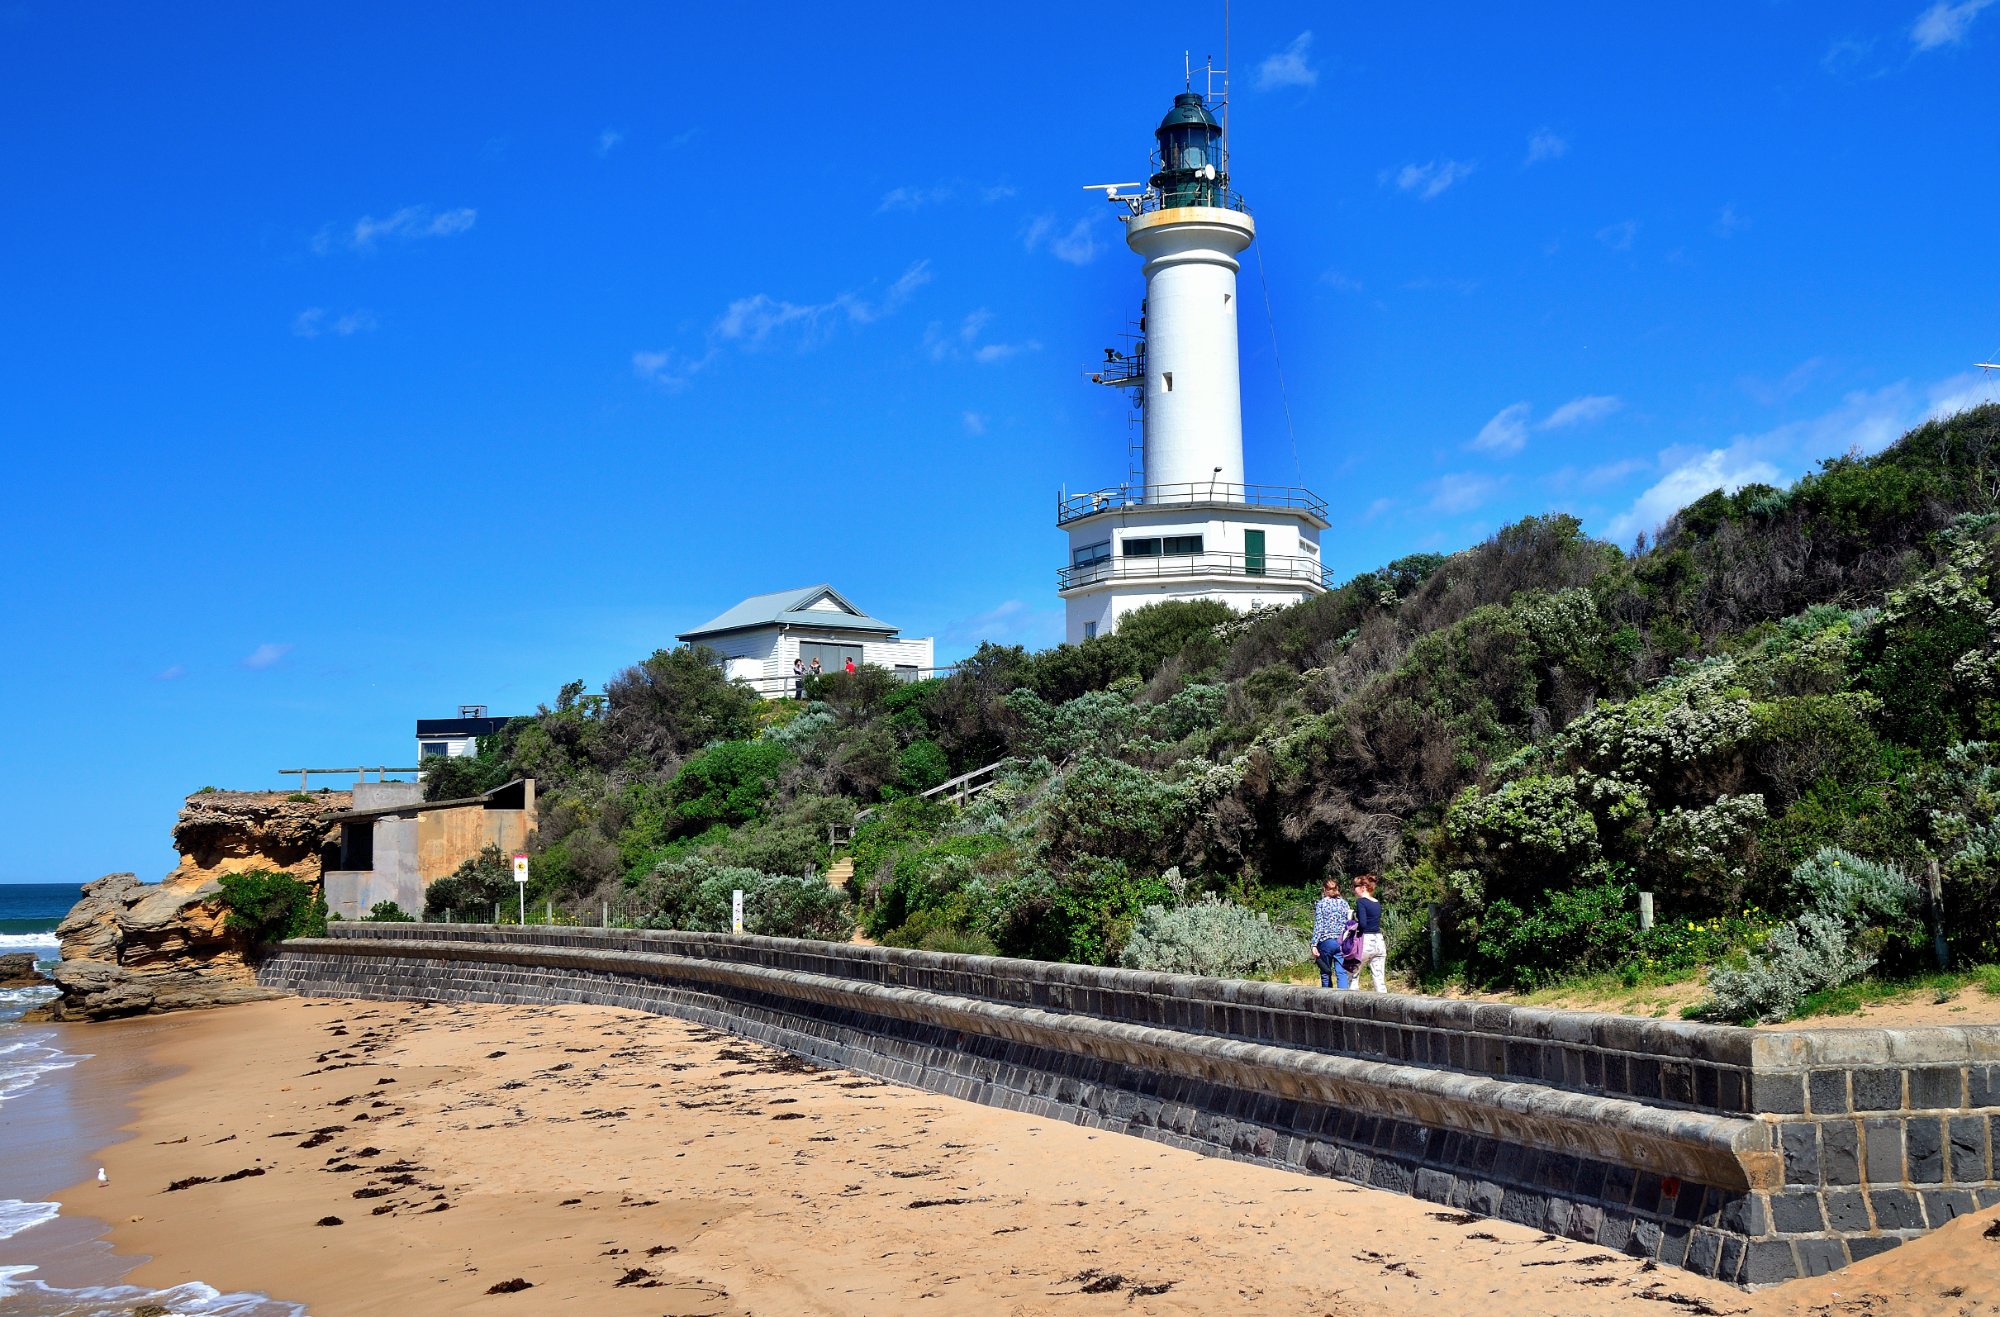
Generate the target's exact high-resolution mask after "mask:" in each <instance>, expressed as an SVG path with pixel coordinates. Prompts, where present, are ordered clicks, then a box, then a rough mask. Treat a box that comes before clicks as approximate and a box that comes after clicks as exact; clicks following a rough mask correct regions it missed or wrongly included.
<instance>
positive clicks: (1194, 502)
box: [1056, 480, 1326, 526]
mask: <svg viewBox="0 0 2000 1317" xmlns="http://www.w3.org/2000/svg"><path fill="white" fill-rule="evenodd" d="M1214 503H1223V504H1230V505H1233V506H1238V507H1252V508H1297V509H1299V510H1300V511H1302V512H1309V513H1311V514H1312V515H1313V516H1315V517H1317V518H1319V519H1320V520H1321V521H1325V520H1326V500H1325V499H1323V498H1321V497H1320V496H1319V495H1317V494H1315V493H1313V492H1312V491H1311V490H1310V489H1299V488H1297V487H1295V486H1292V485H1238V484H1231V483H1230V482H1228V481H1226V480H1195V481H1187V482H1182V483H1178V484H1170V485H1118V486H1115V487H1114V488H1111V489H1094V490H1091V491H1090V492H1089V493H1087V494H1058V495H1057V496H1056V525H1058V526H1066V525H1068V524H1069V523H1070V522H1072V521H1077V520H1080V519H1082V518H1084V517H1094V516H1096V515H1097V514H1098V513H1100V512H1115V511H1117V510H1118V509H1120V508H1173V507H1195V506H1198V505H1203V504H1214Z"/></svg>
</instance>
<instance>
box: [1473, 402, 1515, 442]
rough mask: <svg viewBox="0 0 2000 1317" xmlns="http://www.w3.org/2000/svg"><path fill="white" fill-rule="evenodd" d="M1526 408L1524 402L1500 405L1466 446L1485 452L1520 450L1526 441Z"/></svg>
mask: <svg viewBox="0 0 2000 1317" xmlns="http://www.w3.org/2000/svg"><path fill="white" fill-rule="evenodd" d="M1528 410H1529V408H1528V404H1527V403H1525V402H1517V403H1513V404H1511V405H1509V406H1506V407H1502V408H1501V409H1500V410H1499V411H1498V412H1497V413H1495V415H1494V417H1493V419H1492V420H1490V421H1488V422H1487V423H1486V424H1485V425H1483V426H1481V427H1480V428H1479V433H1478V434H1477V435H1474V436H1473V439H1472V442H1471V443H1469V444H1467V445H1466V447H1467V448H1472V449H1477V450H1478V451H1480V452H1487V453H1518V452H1520V451H1521V449H1522V448H1524V447H1526V446H1527V442H1528Z"/></svg>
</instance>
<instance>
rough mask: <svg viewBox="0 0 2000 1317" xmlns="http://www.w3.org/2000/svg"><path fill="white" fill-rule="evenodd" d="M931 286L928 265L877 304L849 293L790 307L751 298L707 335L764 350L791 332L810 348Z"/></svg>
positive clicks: (912, 271)
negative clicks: (835, 329)
mask: <svg viewBox="0 0 2000 1317" xmlns="http://www.w3.org/2000/svg"><path fill="white" fill-rule="evenodd" d="M930 281H931V272H930V262H929V261H918V262H917V263H916V264H914V265H912V266H911V267H910V268H909V269H907V270H905V271H904V272H903V273H902V274H901V275H900V276H898V278H897V279H896V281H895V282H894V283H892V284H890V285H889V287H888V288H887V289H885V290H884V291H883V293H882V295H881V296H880V297H879V298H870V297H865V296H863V295H862V294H860V293H855V292H848V293H841V294H839V295H838V296H836V297H834V298H832V299H831V300H829V301H825V302H790V301H786V300H784V299H783V298H778V297H772V296H771V295H770V294H769V293H752V294H751V295H750V296H748V297H739V298H737V299H736V300H735V301H733V302H731V303H730V304H729V306H728V308H727V309H726V310H724V311H723V313H722V314H721V315H720V316H719V317H717V318H716V321H715V324H714V325H713V326H712V327H711V328H710V331H709V332H710V334H711V336H712V337H714V338H717V339H721V340H723V341H725V342H730V343H735V344H738V345H740V346H742V347H746V348H753V349H754V348H760V347H763V346H765V345H766V343H768V342H769V341H770V339H771V338H772V337H773V336H774V335H777V334H779V333H780V332H781V331H788V330H795V331H797V336H798V338H799V340H800V341H801V343H802V344H805V345H811V344H813V343H816V342H818V341H820V340H821V339H822V338H824V337H825V335H826V334H827V333H828V332H829V331H830V330H831V328H832V326H833V325H835V324H837V323H839V322H840V321H842V320H843V319H844V320H846V321H849V322H851V323H854V324H857V325H871V324H874V323H875V322H876V321H877V320H880V319H882V318H883V317H885V316H890V315H894V314H895V313H896V312H897V311H899V310H901V309H902V307H903V305H904V304H905V303H907V302H908V301H909V300H910V296H911V295H912V294H913V293H915V292H916V290H917V289H919V288H921V287H923V286H924V285H925V284H927V283H929V282H930Z"/></svg>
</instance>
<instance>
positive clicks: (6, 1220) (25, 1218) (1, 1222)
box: [0, 1198, 60, 1239]
mask: <svg viewBox="0 0 2000 1317" xmlns="http://www.w3.org/2000/svg"><path fill="white" fill-rule="evenodd" d="M59 1210H60V1209H59V1208H58V1207H57V1205H56V1204H54V1203H24V1202H22V1201H21V1200H20V1199H18V1198H0V1239H12V1238H13V1237H14V1236H16V1235H18V1234H20V1233H21V1232H22V1231H23V1230H27V1229H29V1228H31V1227H34V1226H38V1225H40V1224H41V1223H42V1222H44V1221H53V1220H55V1219H56V1213H57V1212H58V1211H59Z"/></svg>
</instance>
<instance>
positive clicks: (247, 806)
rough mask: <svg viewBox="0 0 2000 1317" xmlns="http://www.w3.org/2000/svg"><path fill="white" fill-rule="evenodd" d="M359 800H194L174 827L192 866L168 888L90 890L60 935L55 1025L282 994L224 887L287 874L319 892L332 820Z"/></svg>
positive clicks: (233, 796) (124, 877) (110, 885)
mask: <svg viewBox="0 0 2000 1317" xmlns="http://www.w3.org/2000/svg"><path fill="white" fill-rule="evenodd" d="M350 799H351V798H350V796H349V793H347V792H345V791H326V792H315V793H313V795H312V796H311V797H310V798H307V799H299V798H297V797H295V796H292V795H289V794H287V793H285V792H278V791H205V792H200V793H198V794H196V795H192V796H189V797H188V798H187V802H186V803H185V804H184V805H182V807H181V814H180V819H179V821H178V822H176V823H175V824H174V848H175V849H176V850H178V851H179V852H180V853H181V862H180V865H179V866H178V867H177V868H175V870H174V871H173V872H172V873H170V874H168V875H167V878H166V880H165V881H164V882H159V883H142V882H140V881H139V880H138V878H137V877H135V876H134V875H132V874H129V873H114V874H108V875H106V876H105V877H103V878H100V879H98V880H97V881H96V882H94V883H89V884H87V885H86V886H85V887H84V889H83V897H82V899H81V900H79V901H78V902H77V903H76V905H75V906H74V907H72V908H71V910H70V912H69V914H68V915H66V916H64V918H63V921H62V923H61V924H60V925H58V926H57V928H56V939H57V941H59V942H60V943H61V945H62V960H61V962H60V963H59V964H57V965H56V966H55V968H54V970H53V971H51V975H52V977H53V978H54V979H55V981H56V984H57V985H58V986H59V987H60V988H61V989H62V996H61V997H60V998H58V999H57V1000H56V1001H54V1002H52V1003H51V1004H50V1005H49V1007H48V1008H47V1018H51V1019H57V1020H105V1019H111V1018H114V1017H117V1016H124V1015H144V1014H153V1013H157V1012H161V1011H174V1010H186V1009H188V1008H191V1007H198V1006H223V1005H227V1004H229V1003H231V1002H239V1001H253V1000H256V999H257V998H260V997H268V996H271V995H273V994H271V993H270V992H268V991H267V990H265V989H263V988H260V987H258V986H257V980H256V977H255V975H254V974H253V972H252V970H251V967H250V963H249V955H250V953H251V951H252V950H253V949H252V948H251V947H249V946H248V945H246V942H245V939H244V938H243V937H242V935H241V934H239V933H237V932H236V931H235V930H233V929H231V928H229V927H228V926H227V923H226V922H225V911H224V910H223V906H222V900H221V897H222V886H221V884H220V883H219V882H217V881H216V879H217V878H218V877H220V876H221V875H223V874H228V873H242V872H245V871H247V870H250V869H278V870H283V871H285V872H287V873H290V874H292V875H294V876H296V877H299V878H302V879H306V880H308V881H312V882H317V881H318V880H319V876H320V871H321V867H322V857H323V852H324V851H325V850H326V848H327V847H328V846H329V845H330V844H331V841H332V837H331V834H332V832H333V831H334V825H333V824H332V823H330V822H329V821H328V816H330V815H332V814H334V813H337V812H339V811H340V810H344V809H346V808H347V807H348V805H349V803H350Z"/></svg>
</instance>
